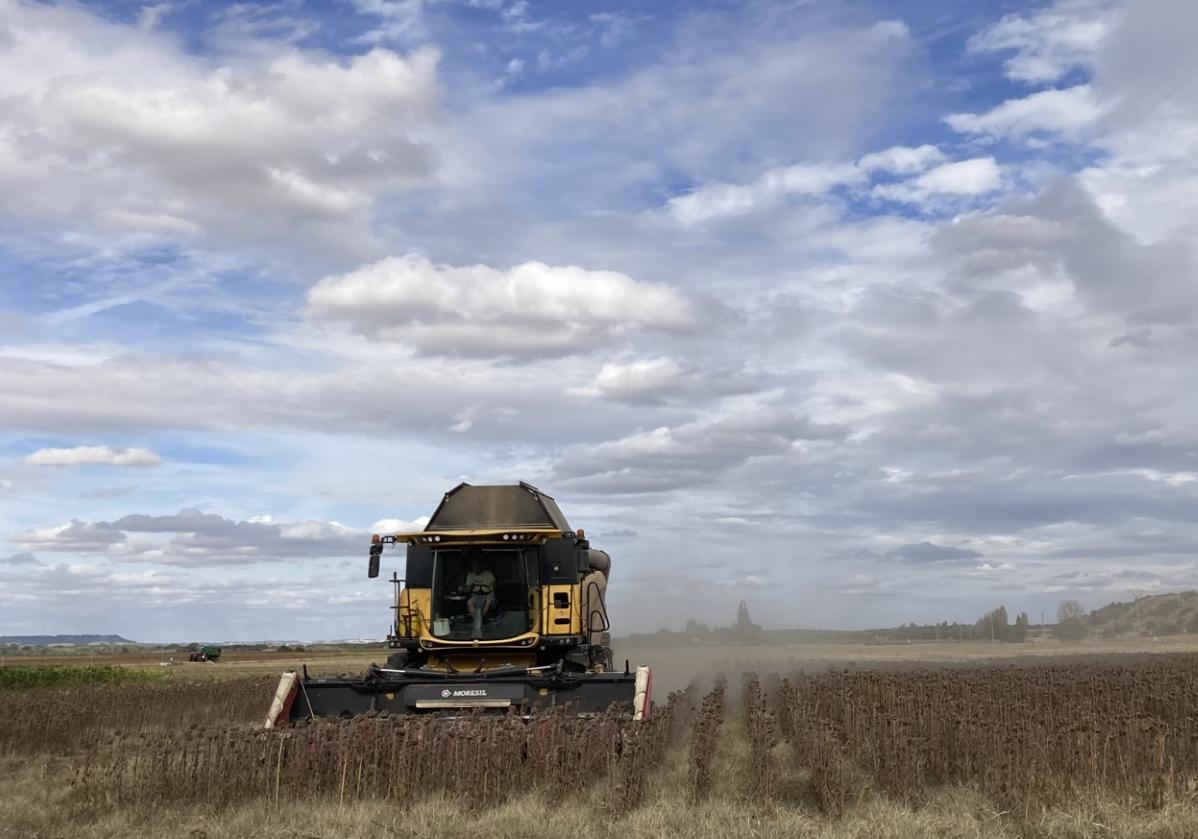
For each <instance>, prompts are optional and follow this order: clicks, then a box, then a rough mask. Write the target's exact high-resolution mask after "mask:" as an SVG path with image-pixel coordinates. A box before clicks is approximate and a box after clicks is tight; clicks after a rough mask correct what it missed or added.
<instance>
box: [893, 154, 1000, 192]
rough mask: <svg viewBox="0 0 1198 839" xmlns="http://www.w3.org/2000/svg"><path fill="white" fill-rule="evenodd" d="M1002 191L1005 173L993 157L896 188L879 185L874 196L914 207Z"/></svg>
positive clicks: (955, 164)
mask: <svg viewBox="0 0 1198 839" xmlns="http://www.w3.org/2000/svg"><path fill="white" fill-rule="evenodd" d="M1001 187H1002V170H1001V169H1000V168H999V165H998V163H997V161H995V159H994V158H993V157H977V158H973V159H972V160H957V161H954V162H952V163H944V164H942V165H940V166H937V167H936V168H934V169H930V170H928V171H927V172H924V173H923V174H922V175H920V176H919V177H916V178H912V179H910V180H907V181H902V182H900V183H893V184H879V185H878V186H876V187H874V189H873V194H874V195H876V196H878V197H880V198H886V199H889V200H892V201H904V202H908V203H913V204H919V203H924V202H927V201H930V200H933V199H936V198H940V197H944V196H950V197H976V196H980V195H986V194H987V193H991V192H994V191H995V190H997V189H999V188H1001Z"/></svg>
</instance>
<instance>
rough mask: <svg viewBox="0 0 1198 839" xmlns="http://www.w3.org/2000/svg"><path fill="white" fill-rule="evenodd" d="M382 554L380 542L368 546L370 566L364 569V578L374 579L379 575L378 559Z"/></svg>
mask: <svg viewBox="0 0 1198 839" xmlns="http://www.w3.org/2000/svg"><path fill="white" fill-rule="evenodd" d="M382 554H383V545H382V543H381V542H375V543H374V544H373V545H371V546H370V565H369V566H368V567H367V569H366V576H367V577H369V578H370V579H372V580H373V579H374V578H375V577H377V576H378V575H379V557H381V556H382Z"/></svg>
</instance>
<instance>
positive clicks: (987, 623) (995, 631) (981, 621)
mask: <svg viewBox="0 0 1198 839" xmlns="http://www.w3.org/2000/svg"><path fill="white" fill-rule="evenodd" d="M1006 631H1007V607H1006V606H999V607H998V608H997V609H994V610H993V611H990V612H987V613H986V614H984V615H982V616H981V617H980V618H978V622H977V637H979V638H982V639H986V640H989V639H991V638H993V639H995V640H998V639H1000V638H1003V637H1004V636H1005V635H1006Z"/></svg>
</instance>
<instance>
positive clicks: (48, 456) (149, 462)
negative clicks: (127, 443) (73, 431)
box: [25, 446, 162, 466]
mask: <svg viewBox="0 0 1198 839" xmlns="http://www.w3.org/2000/svg"><path fill="white" fill-rule="evenodd" d="M25 462H26V463H28V464H30V465H33V466H84V465H98V464H105V465H109V466H158V465H159V464H160V463H162V458H161V457H159V456H158V455H157V454H155V453H154V452H152V451H150V450H149V449H114V448H112V447H111V446H76V447H75V448H73V449H38V450H37V451H36V452H34V453H33V454H30V455H27V456H26V457H25Z"/></svg>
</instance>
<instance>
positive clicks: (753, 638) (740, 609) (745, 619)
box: [734, 600, 761, 644]
mask: <svg viewBox="0 0 1198 839" xmlns="http://www.w3.org/2000/svg"><path fill="white" fill-rule="evenodd" d="M734 634H735V636H736V640H737V641H738V642H740V643H742V644H756V643H758V642H759V641H760V640H761V627H760V626H758V625H757V624H755V623H753V619H752V618H750V617H749V605H748V604H747V603H745V601H743V600H742V601H740V605H739V606H737V607H736V627H735V633H734Z"/></svg>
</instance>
